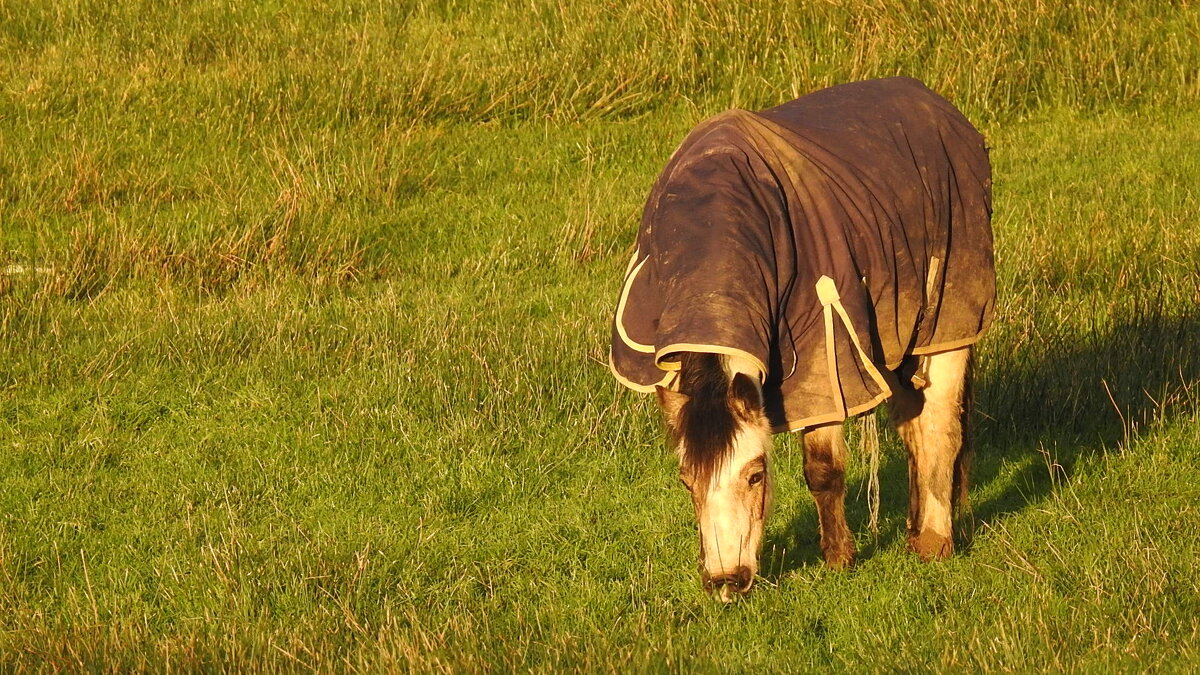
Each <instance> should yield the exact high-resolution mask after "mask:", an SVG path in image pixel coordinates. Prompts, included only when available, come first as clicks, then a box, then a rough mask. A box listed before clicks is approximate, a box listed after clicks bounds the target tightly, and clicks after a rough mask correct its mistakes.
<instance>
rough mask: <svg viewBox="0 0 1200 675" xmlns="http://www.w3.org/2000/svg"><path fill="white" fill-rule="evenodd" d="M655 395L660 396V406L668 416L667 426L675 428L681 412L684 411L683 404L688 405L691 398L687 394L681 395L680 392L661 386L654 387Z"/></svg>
mask: <svg viewBox="0 0 1200 675" xmlns="http://www.w3.org/2000/svg"><path fill="white" fill-rule="evenodd" d="M654 393H656V394H658V405H659V407H661V408H662V410H663V412H664V413H665V414H666V416H667V424H670V425H671V426H675V425H676V422H677V421H678V420H679V411H680V410H682V409H683V404H684V403H687V402H688V399H690V398H691V397H690V396H688V395H687V394H681V393H680V392H677V391H672V390H670V389H667V388H666V387H660V386H655V387H654Z"/></svg>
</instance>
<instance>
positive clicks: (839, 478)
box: [804, 424, 854, 569]
mask: <svg viewBox="0 0 1200 675" xmlns="http://www.w3.org/2000/svg"><path fill="white" fill-rule="evenodd" d="M804 482H805V483H807V484H808V489H809V492H811V493H812V496H813V501H815V502H816V504H817V519H818V521H819V524H820V528H821V552H822V553H824V555H825V564H826V565H829V566H830V567H832V568H834V569H844V568H846V567H849V566H850V565H851V564H853V563H854V538H853V537H852V536H851V534H850V526H849V525H847V524H846V439H845V437H844V436H843V434H842V425H841V424H833V425H829V426H825V427H817V428H814V429H809V430H807V431H805V432H804Z"/></svg>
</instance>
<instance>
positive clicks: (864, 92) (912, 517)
mask: <svg viewBox="0 0 1200 675" xmlns="http://www.w3.org/2000/svg"><path fill="white" fill-rule="evenodd" d="M992 249H993V244H992V232H991V167H990V163H989V162H988V158H987V150H986V146H985V144H984V141H983V137H982V136H981V135H980V134H979V133H978V131H976V130H975V128H974V127H973V126H971V125H970V123H969V122H968V121H967V120H966V118H965V117H964V116H963V115H962V113H961V112H959V111H958V110H957V109H956V108H954V106H953V105H952V104H950V103H949V102H948V101H946V100H945V99H943V98H941V97H940V96H938V95H937V94H935V93H933V92H932V91H930V90H929V89H928V88H927V87H925V86H924V85H923V84H921V83H920V82H918V81H916V80H912V79H908V78H889V79H884V80H871V81H866V82H858V83H852V84H846V85H839V86H835V87H831V88H828V89H825V90H821V91H818V92H815V93H812V94H809V95H807V96H804V97H801V98H799V99H796V100H794V101H791V102H789V103H785V104H782V105H780V106H776V107H774V108H770V109H767V110H763V111H759V112H748V111H742V110H734V111H728V112H726V113H722V114H720V115H717V116H716V117H713V118H710V119H709V120H706V121H704V122H702V123H701V124H700V125H699V126H697V127H696V128H695V129H694V130H693V131H692V132H691V133H690V134H689V135H688V136H687V137H686V138H685V139H684V141H683V143H682V144H681V145H680V147H679V149H677V150H676V152H675V154H674V155H673V156H672V158H671V160H670V161H669V162H668V164H667V166H666V168H664V170H663V172H662V173H661V174H660V176H659V178H658V180H657V181H656V183H655V186H654V188H653V189H652V191H651V195H650V198H649V199H648V200H647V204H646V207H645V209H644V211H643V216H642V223H641V227H640V229H639V233H638V241H637V245H636V246H635V250H634V253H633V256H632V259H631V260H630V263H629V266H628V267H627V269H626V273H625V279H624V283H623V284H622V289H621V293H620V295H619V298H618V302H617V309H616V312H615V314H614V318H613V326H612V347H611V349H610V354H609V365H610V368H611V370H612V373H613V374H614V376H615V377H616V378H617V380H618V381H620V382H621V383H622V384H625V385H626V386H628V387H630V388H632V389H635V390H637V391H642V392H654V393H655V394H656V399H657V402H658V404H659V407H660V409H661V411H662V415H663V418H664V420H665V426H666V428H667V431H668V438H669V443H670V445H671V446H672V448H673V449H674V452H675V454H676V455H677V456H678V458H679V478H680V481H681V482H682V483H683V485H684V486H685V487H686V489H687V490H688V492H689V493H690V495H691V500H692V505H693V508H694V511H695V515H696V521H697V523H698V529H699V540H700V546H699V551H700V554H699V561H700V572H701V580H702V585H703V587H704V588H705V589H706V590H707V591H709V592H710V593H712V594H714V595H716V596H718V597H719V598H720V599H721V600H722V601H724V602H731V601H732V600H733V599H734V598H736V597H737V596H739V595H741V594H744V593H746V592H747V591H749V590H750V588H751V586H752V585H753V582H754V579H755V576H756V574H757V572H758V564H759V563H758V558H759V553H760V549H761V545H762V539H763V527H764V523H765V520H766V518H767V515H768V513H769V510H770V505H771V500H772V479H771V473H770V451H771V445H772V443H771V439H772V436H773V434H775V433H782V432H799V433H801V434H803V446H804V478H805V482H806V484H807V486H808V488H809V491H810V492H811V494H812V497H813V499H814V501H815V503H816V509H817V515H818V522H819V529H820V547H821V551H822V554H823V556H824V561H825V564H826V565H828V566H829V567H832V568H835V569H845V568H847V567H849V566H850V565H852V564H853V562H854V558H855V554H856V551H855V546H854V538H853V535H852V533H851V531H850V528H849V526H848V524H847V522H846V515H845V506H844V502H845V492H846V488H845V466H846V458H847V454H848V453H847V448H846V442H845V436H844V432H843V425H844V423H845V421H846V420H848V419H851V418H853V417H856V416H860V415H863V414H865V413H868V412H870V411H872V410H874V409H875V408H876V407H877V406H879V405H880V404H882V403H884V402H885V401H886V402H887V405H888V407H889V410H890V415H889V418H890V419H891V421H892V422H893V423H894V425H895V427H896V429H897V431H898V433H899V435H900V437H901V439H902V440H903V442H904V445H905V447H906V449H907V452H908V468H909V470H908V491H909V507H908V517H907V530H908V545H909V548H910V549H911V550H912V551H913V552H914V553H915V554H916V555H918V556H919V557H920V558H921V559H922V560H926V561H929V560H937V559H941V558H946V557H948V556H950V555H952V554H953V552H954V538H953V528H952V522H953V518H954V514H955V511H956V509H958V508H959V507H960V506H961V505H962V504H963V503H964V502H965V499H966V495H967V491H968V473H969V465H970V457H971V451H970V448H971V443H970V434H969V429H970V423H969V422H970V412H971V364H972V350H973V348H974V345H975V343H976V342H977V341H978V340H979V339H980V338H981V337H982V335H983V334H984V332H985V331H986V329H987V327H988V326H989V324H990V321H991V316H992V313H993V305H994V302H995V268H994V256H993V250H992Z"/></svg>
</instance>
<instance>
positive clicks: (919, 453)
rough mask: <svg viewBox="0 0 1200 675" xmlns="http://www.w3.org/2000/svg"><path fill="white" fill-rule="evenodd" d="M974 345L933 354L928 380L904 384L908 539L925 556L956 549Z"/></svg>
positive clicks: (899, 417) (899, 411)
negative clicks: (914, 385) (955, 519)
mask: <svg viewBox="0 0 1200 675" xmlns="http://www.w3.org/2000/svg"><path fill="white" fill-rule="evenodd" d="M970 356H971V351H970V348H964V349H958V350H955V351H950V352H943V353H941V354H933V355H930V356H928V357H926V358H927V359H928V386H927V387H925V388H924V389H922V390H920V391H917V390H914V389H911V388H909V387H906V386H903V385H902V386H901V387H900V388H899V389H898V390H897V391H896V392H895V396H893V398H892V404H891V410H892V419H893V421H894V422H895V424H896V430H897V431H898V432H899V433H900V437H901V438H902V439H903V440H904V445H905V447H906V448H907V449H908V498H909V504H908V544H909V548H911V549H912V550H913V551H914V552H915V553H916V554H917V555H919V556H920V557H921V559H922V560H933V559H937V558H946V557H949V556H950V555H951V554H952V553H953V552H954V537H953V516H954V509H955V507H956V506H958V505H959V504H960V503H961V502H963V501H964V500H965V495H966V491H967V478H966V472H967V469H968V468H969V460H970V457H969V453H968V452H964V424H963V422H964V419H965V418H966V412H967V408H966V404H967V403H968V400H967V399H968V397H967V394H968V393H969V392H968V389H967V378H968V376H969V370H970Z"/></svg>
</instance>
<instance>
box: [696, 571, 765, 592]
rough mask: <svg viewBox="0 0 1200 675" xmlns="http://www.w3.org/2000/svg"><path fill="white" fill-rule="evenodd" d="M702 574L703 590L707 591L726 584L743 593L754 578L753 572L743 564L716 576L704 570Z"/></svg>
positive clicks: (748, 588) (718, 588)
mask: <svg viewBox="0 0 1200 675" xmlns="http://www.w3.org/2000/svg"><path fill="white" fill-rule="evenodd" d="M702 576H703V579H704V590H706V591H708V592H709V593H712V592H714V591H717V590H720V589H722V588H724V587H726V586H731V587H733V590H735V591H737V592H738V593H745V592H746V591H748V590H750V584H751V583H752V582H753V580H754V574H753V573H752V572H751V571H750V568H749V567H746V566H745V565H742V566H741V567H738V568H737V569H735V570H734V571H732V572H726V573H724V574H718V575H716V576H709V575H708V573H707V572H705V573H704V574H703V575H702Z"/></svg>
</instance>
